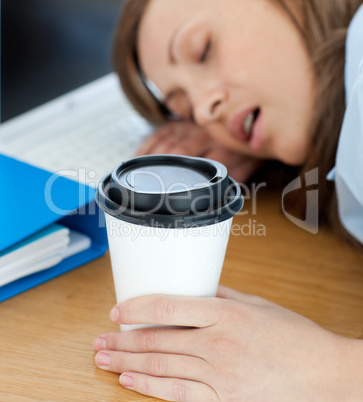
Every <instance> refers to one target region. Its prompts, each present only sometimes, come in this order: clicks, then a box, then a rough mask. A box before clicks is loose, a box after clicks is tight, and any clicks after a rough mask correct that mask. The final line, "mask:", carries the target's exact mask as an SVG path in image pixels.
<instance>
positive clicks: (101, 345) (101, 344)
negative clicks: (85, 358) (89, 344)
mask: <svg viewBox="0 0 363 402" xmlns="http://www.w3.org/2000/svg"><path fill="white" fill-rule="evenodd" d="M93 347H94V349H95V350H102V349H106V339H105V338H101V337H100V338H96V339H95V340H94V341H93Z"/></svg>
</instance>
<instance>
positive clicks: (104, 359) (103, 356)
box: [96, 353, 111, 367]
mask: <svg viewBox="0 0 363 402" xmlns="http://www.w3.org/2000/svg"><path fill="white" fill-rule="evenodd" d="M96 362H97V365H98V366H101V367H107V366H108V365H109V364H110V363H111V356H110V355H109V354H107V353H97V355H96Z"/></svg>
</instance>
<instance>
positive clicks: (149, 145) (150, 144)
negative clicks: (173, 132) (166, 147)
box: [136, 126, 170, 156]
mask: <svg viewBox="0 0 363 402" xmlns="http://www.w3.org/2000/svg"><path fill="white" fill-rule="evenodd" d="M169 133H170V130H169V129H168V128H167V126H166V127H163V128H161V129H160V130H158V131H156V132H155V133H154V134H152V135H150V136H149V137H148V138H147V139H146V140H145V141H144V142H143V144H142V145H141V147H140V148H139V150H138V151H137V154H136V155H137V156H140V155H146V154H149V153H150V152H152V150H153V149H154V148H155V147H156V145H157V144H158V143H159V142H162V141H163V139H164V138H165V137H166V136H167V135H169Z"/></svg>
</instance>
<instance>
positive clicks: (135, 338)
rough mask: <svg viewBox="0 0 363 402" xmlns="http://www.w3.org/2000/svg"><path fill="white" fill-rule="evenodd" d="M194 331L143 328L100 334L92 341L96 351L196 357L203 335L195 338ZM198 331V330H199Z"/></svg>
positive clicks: (201, 344) (201, 345)
mask: <svg viewBox="0 0 363 402" xmlns="http://www.w3.org/2000/svg"><path fill="white" fill-rule="evenodd" d="M195 331H196V330H194V329H181V330H180V329H179V330H176V329H160V328H145V329H138V330H134V331H125V332H111V333H108V334H102V335H100V336H99V337H98V338H96V339H95V340H94V343H93V346H94V349H95V350H96V351H100V350H115V351H124V352H133V353H149V352H160V353H176V354H185V355H189V356H196V354H195V353H198V355H199V352H200V351H201V350H202V349H203V345H204V344H205V341H206V340H205V338H204V334H203V333H199V334H198V337H196V334H195ZM199 331H200V330H199Z"/></svg>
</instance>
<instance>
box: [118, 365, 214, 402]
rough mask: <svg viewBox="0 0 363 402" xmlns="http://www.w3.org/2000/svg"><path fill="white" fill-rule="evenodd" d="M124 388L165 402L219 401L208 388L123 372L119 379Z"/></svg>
mask: <svg viewBox="0 0 363 402" xmlns="http://www.w3.org/2000/svg"><path fill="white" fill-rule="evenodd" d="M120 383H121V385H123V386H124V387H125V388H128V389H132V390H134V391H136V392H139V393H140V394H143V395H148V396H153V397H155V398H160V399H163V400H166V401H183V402H200V401H210V402H214V401H219V398H218V395H217V393H216V392H215V391H214V390H213V388H211V387H210V386H208V385H206V384H203V383H200V382H196V381H187V380H182V379H178V378H159V377H152V376H149V375H146V374H140V373H134V372H125V373H123V374H122V375H121V377H120Z"/></svg>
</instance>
